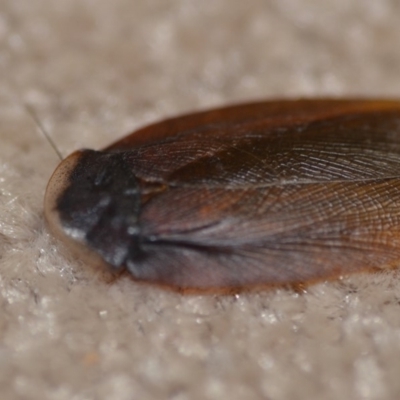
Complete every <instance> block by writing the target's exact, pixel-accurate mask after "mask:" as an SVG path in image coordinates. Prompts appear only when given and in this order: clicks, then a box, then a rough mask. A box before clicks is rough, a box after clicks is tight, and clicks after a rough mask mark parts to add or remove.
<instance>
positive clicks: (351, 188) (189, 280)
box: [45, 99, 400, 291]
mask: <svg viewBox="0 0 400 400" xmlns="http://www.w3.org/2000/svg"><path fill="white" fill-rule="evenodd" d="M45 217H46V219H47V222H48V226H49V228H50V230H51V231H52V232H53V233H54V234H55V235H56V236H57V237H59V238H61V239H62V240H63V241H65V242H66V243H68V244H69V245H70V246H71V248H72V249H73V250H74V251H75V252H76V253H77V254H78V256H80V257H84V258H85V259H86V260H89V261H91V262H92V263H94V264H99V265H100V264H102V265H104V264H105V265H107V266H109V268H111V270H122V269H126V270H128V271H129V272H130V273H131V274H132V275H133V277H134V278H135V279H136V280H138V281H145V282H151V283H157V284H161V285H167V286H169V287H172V288H175V289H178V290H179V289H181V290H182V289H183V290H184V289H194V290H200V291H201V290H204V291H206V290H210V289H211V290H214V289H216V290H217V289H220V290H240V289H248V288H253V287H258V286H266V287H268V286H287V285H297V284H309V283H313V282H316V281H321V280H327V279H333V278H337V277H339V276H342V275H345V274H350V273H355V272H359V271H375V270H381V269H386V268H392V267H396V266H397V265H398V264H399V261H400V102H398V101H389V100H388V101H386V100H320V99H318V100H297V101H294V100H292V101H291V100H286V101H266V102H260V103H253V104H244V105H236V106H230V107H226V108H221V109H216V110H211V111H205V112H198V113H194V114H191V115H187V116H181V117H178V118H172V119H168V120H165V121H163V122H160V123H156V124H153V125H150V126H147V127H145V128H143V129H140V130H138V131H136V132H134V133H133V134H131V135H129V136H126V137H125V138H123V139H121V140H119V141H117V142H116V143H114V144H112V145H110V146H109V147H107V148H105V149H104V150H102V151H94V150H80V151H76V152H74V153H73V154H71V155H70V156H69V157H68V158H66V159H65V160H64V161H62V163H61V164H60V165H59V166H58V167H57V169H56V170H55V172H54V174H53V176H52V177H51V179H50V181H49V184H48V187H47V191H46V196H45Z"/></svg>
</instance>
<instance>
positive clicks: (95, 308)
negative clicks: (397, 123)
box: [0, 0, 400, 400]
mask: <svg viewBox="0 0 400 400" xmlns="http://www.w3.org/2000/svg"><path fill="white" fill-rule="evenodd" d="M399 15H400V3H399V2H398V1H396V0H392V1H390V0H380V1H376V0H355V1H348V0H327V1H320V0H268V1H266V0H247V1H242V0H213V1H203V2H200V1H197V0H178V1H169V0H135V1H131V0H113V1H100V0H57V1H53V0H29V1H26V0H1V2H0V44H1V45H0V139H1V146H0V169H1V174H0V208H1V214H0V308H1V312H0V393H1V395H0V397H1V399H2V400H8V399H29V400H30V399H32V400H33V399H35V400H36V399H37V400H38V399H40V400H47V399H54V400H83V399H85V400H91V399H114V400H131V399H141V400H146V399H173V400H185V399H193V400H196V399H199V400H200V399H206V400H208V399H210V400H214V399H215V400H216V399H230V400H241V399H246V400H253V399H272V400H282V399H308V400H312V399H319V400H321V399H368V400H370V399H371V400H372V399H380V400H382V399H396V398H399V397H400V380H399V374H400V361H399V359H400V305H399V304H400V284H399V282H398V278H399V276H400V274H399V272H396V271H393V272H387V273H381V274H375V275H361V276H353V277H351V278H343V279H340V280H338V281H336V282H330V283H321V284H318V285H315V286H312V287H310V288H308V289H307V290H305V291H304V292H302V293H295V292H293V291H290V290H283V289H282V290H271V291H264V292H259V293H247V294H238V295H236V296H215V295H207V296H200V295H198V296H182V295H179V294H176V293H173V292H169V291H165V290H162V289H159V288H155V287H152V286H148V285H139V284H137V283H135V282H134V281H133V280H132V279H130V278H129V277H128V276H121V277H119V278H117V279H111V278H110V277H109V276H107V275H106V274H104V273H100V272H98V271H96V270H95V269H93V268H88V267H87V266H86V265H85V264H84V263H83V262H82V261H80V260H78V259H75V258H73V257H72V256H71V255H70V254H69V252H68V251H66V250H65V249H63V248H62V246H60V245H59V244H58V243H57V242H56V241H55V240H54V239H53V238H52V237H51V236H50V235H49V234H48V233H47V230H46V228H45V225H44V221H43V206H42V199H43V194H44V190H45V186H46V183H47V180H48V179H49V177H50V175H51V173H52V171H53V170H54V168H55V166H56V165H57V163H58V162H59V160H58V158H57V155H56V154H55V152H54V151H53V150H52V148H51V146H50V145H49V143H48V142H47V141H46V140H45V139H44V137H43V135H42V133H41V130H40V127H39V125H38V123H37V122H35V118H36V119H37V121H39V122H40V125H41V126H42V127H43V128H44V129H45V130H46V131H47V132H48V133H49V135H50V136H51V138H52V139H53V141H54V142H55V143H56V144H57V147H58V149H59V150H60V152H61V153H62V155H63V156H66V155H67V154H68V153H70V152H71V151H73V150H74V149H77V148H81V147H89V148H101V147H103V146H105V145H107V144H109V143H110V142H112V141H114V140H116V139H117V138H118V137H121V136H123V135H124V134H126V133H129V132H130V131H132V130H134V129H136V128H138V127H140V126H142V125H143V124H145V123H149V122H153V121H156V120H159V119H163V118H165V117H167V116H171V115H176V114H180V113H183V112H187V111H194V110H199V109H204V108H210V107H214V106H218V105H223V104H228V103H237V102H242V101H247V100H255V99H267V98H283V97H305V96H385V97H388V96H391V97H396V96H399V95H400V79H399V71H400V46H399V43H400V24H399V23H398V22H399V19H398V18H399ZM399 97H400V96H399Z"/></svg>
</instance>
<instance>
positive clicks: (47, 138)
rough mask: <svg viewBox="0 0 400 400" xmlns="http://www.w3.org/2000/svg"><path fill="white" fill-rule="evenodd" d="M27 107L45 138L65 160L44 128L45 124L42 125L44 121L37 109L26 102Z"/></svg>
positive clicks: (60, 157)
mask: <svg viewBox="0 0 400 400" xmlns="http://www.w3.org/2000/svg"><path fill="white" fill-rule="evenodd" d="M24 106H25V109H26V111H27V112H28V114H29V115H30V116H31V117H32V119H33V120H34V121H35V123H36V125H37V126H38V128H39V130H40V132H42V135H43V136H44V138H45V139H46V140H47V141H48V142H49V144H50V146H51V147H52V148H53V150H54V151H55V152H56V154H57V155H58V157H59V159H60V161H62V160H63V156H62V154H61V153H60V151H59V150H58V148H57V146H56V144H55V143H54V142H53V140H52V139H51V137H50V135H49V134H48V133H47V131H46V129H44V126H43V125H42V123H41V122H40V120H39V118H38V116H37V114H36V112H35V110H34V109H33V108H32V107H31V106H30V105H29V104H26V103H24Z"/></svg>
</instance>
